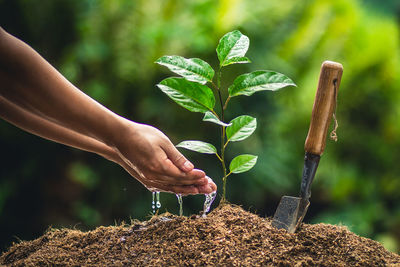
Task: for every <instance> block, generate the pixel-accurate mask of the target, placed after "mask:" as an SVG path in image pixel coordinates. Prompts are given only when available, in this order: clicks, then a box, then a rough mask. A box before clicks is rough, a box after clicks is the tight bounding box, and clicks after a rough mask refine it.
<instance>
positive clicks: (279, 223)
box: [272, 196, 310, 233]
mask: <svg viewBox="0 0 400 267" xmlns="http://www.w3.org/2000/svg"><path fill="white" fill-rule="evenodd" d="M309 205H310V201H308V199H303V198H300V197H291V196H283V197H282V198H281V201H280V202H279V205H278V208H277V209H276V211H275V215H274V218H273V220H272V226H274V227H275V228H278V229H286V230H287V231H288V232H289V233H294V232H295V231H296V229H297V227H298V226H299V225H300V224H301V222H302V221H303V218H304V215H305V214H306V213H307V209H308V206H309Z"/></svg>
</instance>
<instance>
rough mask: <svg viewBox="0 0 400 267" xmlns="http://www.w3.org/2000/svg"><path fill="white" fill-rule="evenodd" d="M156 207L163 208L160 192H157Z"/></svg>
mask: <svg viewBox="0 0 400 267" xmlns="http://www.w3.org/2000/svg"><path fill="white" fill-rule="evenodd" d="M156 207H157V209H159V208H161V202H160V192H156Z"/></svg>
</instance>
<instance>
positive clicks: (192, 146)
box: [176, 140, 217, 154]
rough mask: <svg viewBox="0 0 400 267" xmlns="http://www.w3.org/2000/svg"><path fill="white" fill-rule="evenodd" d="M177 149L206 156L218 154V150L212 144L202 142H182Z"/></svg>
mask: <svg viewBox="0 0 400 267" xmlns="http://www.w3.org/2000/svg"><path fill="white" fill-rule="evenodd" d="M176 147H181V148H186V149H189V150H192V151H196V152H199V153H204V154H217V149H216V148H215V146H213V145H212V144H209V143H206V142H202V141H192V140H189V141H182V142H180V143H179V144H177V145H176Z"/></svg>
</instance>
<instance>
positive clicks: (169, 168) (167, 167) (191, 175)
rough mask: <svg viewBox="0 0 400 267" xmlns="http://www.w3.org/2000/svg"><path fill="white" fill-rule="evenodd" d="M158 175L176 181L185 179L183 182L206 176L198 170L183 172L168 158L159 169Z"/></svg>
mask: <svg viewBox="0 0 400 267" xmlns="http://www.w3.org/2000/svg"><path fill="white" fill-rule="evenodd" d="M159 173H160V174H163V175H166V176H171V177H175V178H176V180H177V181H179V180H182V179H185V180H193V179H200V178H204V177H205V176H206V174H205V172H204V171H202V170H198V169H193V168H192V170H190V171H187V172H183V171H182V170H181V169H179V168H178V167H177V166H176V165H175V164H174V163H173V162H172V161H171V160H170V159H169V158H167V159H165V160H164V161H163V162H162V164H161V166H160V169H159Z"/></svg>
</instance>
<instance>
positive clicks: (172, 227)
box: [0, 205, 400, 266]
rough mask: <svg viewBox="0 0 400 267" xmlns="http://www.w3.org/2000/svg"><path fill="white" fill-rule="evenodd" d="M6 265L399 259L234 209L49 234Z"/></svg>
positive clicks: (371, 245) (13, 251) (5, 259)
mask: <svg viewBox="0 0 400 267" xmlns="http://www.w3.org/2000/svg"><path fill="white" fill-rule="evenodd" d="M0 264H6V265H12V266H22V265H23V266H29V265H34V266H41V265H52V266H54V265H68V266H74V265H75V266H76V265H86V266H87V265H89V266H90V265H92V266H99V265H101V266H121V265H128V266H131V265H132V266H170V265H174V266H188V265H189V266H191V265H196V266H197V265H208V266H221V265H228V266H237V265H242V266H243V265H245V266H257V265H262V266H268V265H269V266H314V265H317V266H400V256H399V255H397V254H395V253H391V252H389V251H387V250H385V249H384V248H383V246H382V245H380V244H379V243H378V242H376V241H373V240H370V239H367V238H363V237H359V236H357V235H355V234H354V233H352V232H350V231H348V230H347V228H345V227H340V226H334V225H327V224H316V225H308V224H303V225H302V227H301V229H299V231H298V232H297V233H296V234H289V233H287V232H285V231H284V230H277V229H275V228H273V227H272V226H271V221H270V219H268V218H267V219H264V218H260V217H258V216H257V215H255V214H252V213H250V212H247V211H244V210H243V209H242V208H240V207H237V206H233V205H224V206H221V207H219V208H217V209H215V210H214V211H213V212H211V213H210V214H209V215H208V216H207V217H206V218H201V217H199V216H192V217H190V218H187V217H178V216H175V215H171V214H168V213H166V214H162V215H160V216H154V217H153V218H152V219H151V220H149V221H147V222H137V221H136V222H133V223H132V224H131V225H121V226H109V227H99V228H97V229H95V230H93V231H89V232H81V231H78V230H71V229H62V230H56V229H50V230H49V231H48V232H47V233H46V234H45V235H43V236H42V237H40V238H38V239H36V240H33V241H26V242H22V243H19V244H14V245H13V246H12V247H11V248H10V249H9V250H8V251H6V252H5V253H3V255H1V257H0Z"/></svg>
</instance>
